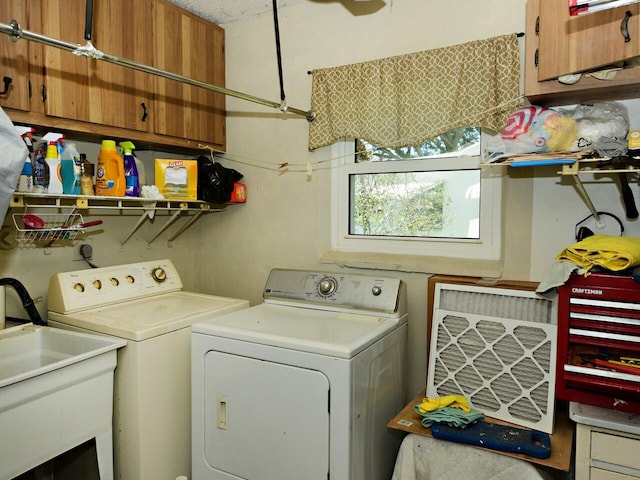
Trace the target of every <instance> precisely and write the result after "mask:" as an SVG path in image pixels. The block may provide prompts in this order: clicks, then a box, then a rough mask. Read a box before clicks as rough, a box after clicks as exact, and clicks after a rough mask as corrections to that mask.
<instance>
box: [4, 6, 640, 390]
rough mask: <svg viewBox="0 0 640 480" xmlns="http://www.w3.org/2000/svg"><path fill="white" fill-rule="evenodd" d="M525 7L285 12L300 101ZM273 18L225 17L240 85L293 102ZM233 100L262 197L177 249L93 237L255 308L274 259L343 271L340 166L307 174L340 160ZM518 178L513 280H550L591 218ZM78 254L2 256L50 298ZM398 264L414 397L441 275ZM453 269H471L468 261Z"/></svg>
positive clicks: (508, 257) (549, 186)
mask: <svg viewBox="0 0 640 480" xmlns="http://www.w3.org/2000/svg"><path fill="white" fill-rule="evenodd" d="M345 2H346V3H349V2H348V0H345ZM352 3H357V2H352ZM366 3H367V2H362V5H365V4H366ZM524 15H525V0H429V1H425V0H386V5H385V6H384V8H382V9H381V10H380V11H378V12H377V13H374V14H371V15H361V16H353V15H352V14H351V13H350V12H349V11H348V10H347V9H346V8H345V7H344V6H343V5H342V3H341V2H338V1H326V0H325V1H318V0H315V1H306V2H303V3H301V4H299V5H295V6H291V7H286V8H282V9H281V10H280V15H279V17H280V18H279V20H280V34H281V42H282V59H283V68H284V84H285V90H286V93H287V102H288V104H289V105H291V106H294V107H296V108H301V109H307V108H308V107H309V105H310V94H311V77H310V76H309V75H307V71H308V70H312V69H314V68H323V67H330V66H336V65H342V64H347V63H354V62H358V61H363V60H370V59H375V58H381V57H385V56H390V55H396V54H402V53H407V52H415V51H420V50H426V49H430V48H436V47H440V46H446V45H451V44H455V43H462V42H466V41H470V40H475V39H480V38H487V37H491V36H497V35H502V34H507V33H512V32H520V31H524V21H525V18H524ZM272 21H273V19H272V15H271V13H267V14H264V15H261V16H259V17H256V18H251V19H246V20H242V21H240V22H236V23H233V24H229V25H225V30H226V57H227V87H228V88H232V89H234V90H239V91H243V92H246V93H250V94H253V95H256V96H259V97H263V98H267V99H271V100H278V99H279V84H278V73H277V63H276V53H275V40H274V32H273V25H272ZM629 106H630V110H631V117H632V125H633V124H634V121H635V120H637V123H635V125H636V128H638V127H637V125H638V124H640V115H638V113H637V112H639V111H640V108H638V107H637V103H636V102H635V101H634V102H629ZM227 107H228V119H227V136H228V155H227V157H228V158H232V159H234V161H229V160H224V159H222V160H220V161H221V162H222V163H223V164H224V165H225V166H228V167H232V168H235V169H237V170H238V171H240V172H241V173H243V174H244V181H245V182H246V183H247V186H248V203H247V204H246V205H235V206H230V207H229V208H227V209H226V210H225V211H224V212H222V213H216V214H211V215H207V216H206V217H205V218H202V219H201V220H199V221H198V223H197V224H196V225H195V226H194V227H193V228H192V229H190V230H189V231H187V232H186V233H185V234H183V235H182V236H181V237H179V238H178V240H176V241H175V242H173V243H172V245H167V244H166V238H167V237H166V235H163V236H162V237H161V238H159V239H158V240H156V241H155V242H154V243H152V244H151V245H147V240H148V239H150V238H151V237H152V236H153V235H154V234H155V231H157V229H158V228H159V225H158V223H156V224H155V225H144V226H143V227H142V228H141V229H140V231H139V232H137V233H136V234H135V235H134V236H133V238H132V239H131V240H129V242H128V243H127V244H126V245H125V246H123V247H121V246H120V243H119V241H120V239H121V238H122V237H123V236H124V235H125V234H126V233H127V232H128V231H129V229H130V228H132V227H133V225H134V224H135V222H136V221H137V218H136V217H131V216H122V215H119V214H117V213H114V214H112V215H110V216H104V215H101V214H97V215H96V217H101V218H104V219H105V225H103V228H102V229H101V231H100V232H99V233H98V232H97V233H96V234H95V235H93V236H92V237H91V242H92V244H93V247H94V252H95V254H94V260H95V262H96V263H98V264H99V265H115V264H120V263H128V262H136V261H142V260H150V259H154V258H171V259H172V260H173V261H174V262H175V263H176V265H177V266H178V268H179V270H180V272H181V273H182V277H183V279H184V281H185V286H186V288H188V289H191V290H196V291H201V292H205V293H215V294H220V295H227V296H234V297H241V298H247V299H249V300H250V301H251V303H252V304H256V303H259V302H260V301H261V294H262V288H263V286H264V282H265V280H266V277H267V274H268V272H269V271H270V269H271V268H273V267H293V268H310V269H320V270H326V271H332V270H339V269H341V268H342V267H339V266H337V265H333V264H326V263H323V262H322V260H321V258H322V257H323V256H324V255H326V253H327V252H328V251H329V250H330V234H329V230H330V203H331V194H330V192H331V190H330V177H331V173H330V170H328V169H324V170H323V169H320V168H316V169H314V171H313V175H312V176H311V178H307V176H306V174H305V173H304V166H305V164H306V163H307V162H317V161H322V160H326V159H328V158H330V157H331V151H330V149H329V148H326V149H319V150H317V151H315V152H313V153H309V152H308V151H307V135H308V124H307V121H306V120H305V119H303V118H301V117H296V116H293V115H284V114H281V113H280V112H278V111H277V110H272V109H269V108H267V107H262V106H259V105H255V104H252V103H248V102H244V101H240V100H237V99H233V98H230V97H228V98H227ZM82 148H84V149H85V150H87V151H91V149H92V148H93V155H94V157H93V158H95V157H96V156H97V146H96V145H82ZM160 155H162V156H165V154H158V153H154V152H147V153H142V154H141V156H142V157H143V158H144V160H145V161H146V162H147V165H150V164H151V163H152V161H153V158H154V156H160ZM90 158H92V157H91V155H90ZM285 162H288V163H289V164H291V165H292V167H291V169H290V170H289V171H279V170H278V169H277V166H278V165H280V164H281V163H285ZM295 165H302V168H301V169H302V170H303V171H302V172H293V171H292V170H293V169H294V166H295ZM506 174H507V181H506V182H505V200H504V215H505V228H504V235H503V236H504V244H505V251H506V253H505V258H504V273H503V275H502V276H503V278H507V279H518V280H535V281H538V280H540V279H541V278H542V277H543V275H544V272H545V270H546V268H547V267H548V266H549V265H550V264H551V263H552V261H553V257H554V256H555V254H556V253H557V252H558V251H560V249H562V248H563V247H564V246H566V245H568V244H570V243H572V242H573V227H574V225H575V223H576V222H578V221H579V220H581V219H582V218H584V217H585V216H586V215H588V213H589V212H588V210H587V208H586V206H585V205H584V203H583V202H582V201H581V200H580V198H579V197H578V196H577V195H576V193H575V191H574V189H573V187H572V186H571V184H570V183H568V182H567V181H566V180H561V179H560V178H559V177H558V176H557V175H556V172H555V169H553V168H550V169H544V170H536V171H515V170H514V171H510V172H506ZM597 183H598V185H596V184H594V183H592V182H588V183H587V189H588V190H589V191H590V192H591V193H592V194H593V196H594V201H595V202H596V205H597V208H599V209H601V210H605V211H610V212H613V213H615V214H616V215H619V216H621V217H622V215H623V214H622V210H621V206H620V202H619V200H618V195H617V189H616V187H615V185H614V184H612V183H611V179H610V178H609V179H608V180H607V178H600V179H598V181H597ZM603 183H604V184H603ZM636 196H637V197H638V195H636ZM92 218H93V217H92ZM7 222H10V218H7V219H6V220H5V223H7ZM626 228H627V232H628V233H629V234H631V235H638V233H639V232H638V227H637V225H636V224H635V222H631V223H629V222H627V224H626ZM77 256H78V255H77V247H74V248H51V249H48V250H44V249H41V248H33V247H22V248H13V249H10V250H0V276H2V277H4V276H12V277H16V278H18V279H19V280H21V281H23V283H25V285H26V286H27V288H28V289H29V291H30V293H32V296H43V297H45V300H46V289H47V281H48V278H49V276H50V275H51V274H53V273H55V272H57V271H67V270H76V269H82V268H85V264H83V263H82V262H81V261H77V260H76V259H77ZM462 267H464V264H462ZM386 268H391V269H392V270H391V271H390V272H386V273H387V274H390V275H398V276H400V277H402V278H403V279H404V280H405V281H406V282H407V284H408V294H409V323H410V327H409V351H408V361H409V382H410V389H409V395H414V394H417V393H418V391H419V390H420V389H421V388H422V387H423V386H424V382H425V376H426V358H427V348H426V341H425V339H426V316H427V308H428V306H427V299H426V295H427V279H428V274H427V273H415V272H413V273H409V272H402V271H393V268H394V266H393V265H390V266H388V267H386ZM452 268H455V269H456V270H458V269H460V268H461V264H459V263H458V264H456V265H452ZM473 273H474V272H469V274H473ZM8 303H9V308H10V312H9V313H10V314H13V315H19V314H21V312H20V310H19V307H18V306H17V302H16V298H15V296H14V295H12V294H10V298H8ZM39 307H40V310H41V312H42V313H44V312H45V311H46V303H45V302H42V303H40V304H39Z"/></svg>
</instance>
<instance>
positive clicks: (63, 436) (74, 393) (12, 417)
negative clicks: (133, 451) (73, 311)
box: [0, 324, 126, 480]
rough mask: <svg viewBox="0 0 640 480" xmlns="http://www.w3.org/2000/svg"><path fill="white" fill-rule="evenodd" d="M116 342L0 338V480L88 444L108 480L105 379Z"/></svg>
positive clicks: (12, 331) (30, 333)
mask: <svg viewBox="0 0 640 480" xmlns="http://www.w3.org/2000/svg"><path fill="white" fill-rule="evenodd" d="M125 343H126V342H125V341H124V340H121V339H113V338H110V337H101V336H97V335H88V334H82V333H77V332H71V331H66V330H61V329H57V328H51V327H41V326H35V325H33V324H26V325H21V326H17V327H12V328H7V329H4V330H0V445H2V448H0V478H2V479H9V478H14V477H16V476H18V475H20V474H22V473H24V472H27V471H29V470H31V469H32V468H34V467H36V466H38V465H40V464H42V463H44V462H46V461H47V460H50V459H52V458H55V457H56V456H58V455H59V454H61V453H64V452H66V451H68V450H70V449H72V448H74V447H76V446H78V445H81V444H82V443H84V442H86V441H88V440H91V439H92V438H95V441H96V449H97V454H98V469H99V471H100V478H101V479H103V480H111V479H113V436H112V416H113V376H114V369H115V367H116V362H117V355H116V352H117V349H118V348H120V347H123V346H124V345H125Z"/></svg>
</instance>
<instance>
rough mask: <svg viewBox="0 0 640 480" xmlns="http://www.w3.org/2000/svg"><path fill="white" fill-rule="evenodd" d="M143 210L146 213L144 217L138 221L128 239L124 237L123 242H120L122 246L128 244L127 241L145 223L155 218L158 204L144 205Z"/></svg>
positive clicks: (143, 214)
mask: <svg viewBox="0 0 640 480" xmlns="http://www.w3.org/2000/svg"><path fill="white" fill-rule="evenodd" d="M142 208H144V212H143V213H142V215H141V216H140V218H139V219H138V222H137V223H136V224H135V225H134V226H133V228H132V229H131V231H130V232H129V233H128V235H127V236H126V237H124V238H123V239H122V240H121V241H120V246H121V247H122V246H124V244H125V243H127V241H128V240H129V239H130V238H131V236H132V235H133V234H134V233H135V232H136V231H137V230H138V229H139V228H140V226H141V225H142V224H143V223H144V221H145V220H146V219H147V218H149V219H151V218H153V215H154V214H155V208H156V204H155V203H149V204H144V205H143V206H142Z"/></svg>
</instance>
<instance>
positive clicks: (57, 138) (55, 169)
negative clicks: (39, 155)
mask: <svg viewBox="0 0 640 480" xmlns="http://www.w3.org/2000/svg"><path fill="white" fill-rule="evenodd" d="M63 138H64V133H55V132H49V133H47V134H46V135H45V136H43V137H42V139H43V140H44V141H45V142H47V153H46V155H45V157H44V161H45V164H46V165H47V167H48V170H49V182H48V184H47V187H46V191H47V193H52V194H58V193H62V192H63V190H62V175H61V174H60V150H61V149H62V139H63Z"/></svg>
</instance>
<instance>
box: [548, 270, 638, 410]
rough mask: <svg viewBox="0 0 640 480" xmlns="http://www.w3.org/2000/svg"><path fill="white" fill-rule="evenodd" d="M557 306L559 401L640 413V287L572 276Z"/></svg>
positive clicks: (611, 278) (617, 276)
mask: <svg viewBox="0 0 640 480" xmlns="http://www.w3.org/2000/svg"><path fill="white" fill-rule="evenodd" d="M558 301H559V304H558V347H557V348H558V356H557V364H556V397H557V398H561V399H564V400H571V401H575V402H579V403H586V404H589V405H596V406H599V407H605V408H611V409H614V410H622V411H627V412H633V413H640V282H637V281H634V280H633V278H632V277H631V274H629V273H628V272H627V273H610V272H607V273H600V272H598V273H591V274H589V275H588V276H586V277H585V276H584V275H576V274H573V275H572V276H571V278H570V279H569V280H568V282H567V283H565V284H564V285H563V286H561V287H560V288H559V296H558ZM636 370H637V373H636Z"/></svg>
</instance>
